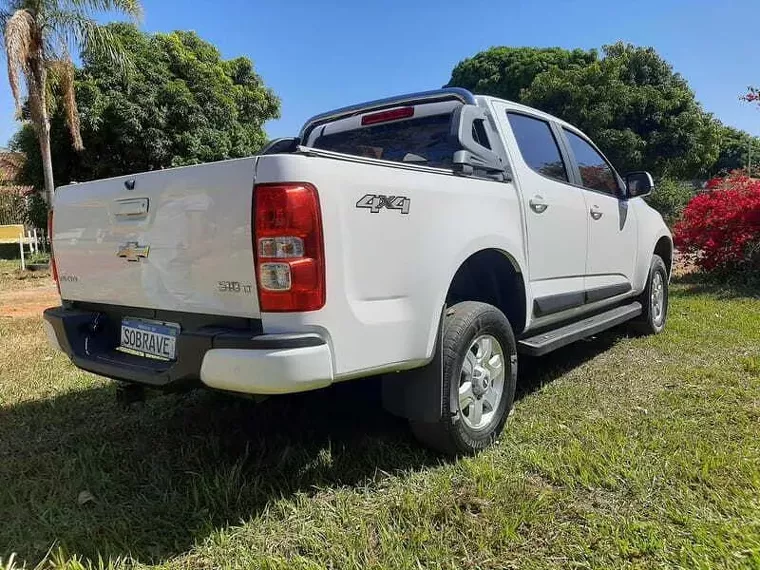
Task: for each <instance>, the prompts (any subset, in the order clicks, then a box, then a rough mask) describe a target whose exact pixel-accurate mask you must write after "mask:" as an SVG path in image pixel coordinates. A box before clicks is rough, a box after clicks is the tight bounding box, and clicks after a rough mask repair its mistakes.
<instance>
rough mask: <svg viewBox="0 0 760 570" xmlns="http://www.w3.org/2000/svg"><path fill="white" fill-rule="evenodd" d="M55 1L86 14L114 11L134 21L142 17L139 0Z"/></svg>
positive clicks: (63, 6)
mask: <svg viewBox="0 0 760 570" xmlns="http://www.w3.org/2000/svg"><path fill="white" fill-rule="evenodd" d="M57 3H58V5H59V7H60V8H61V9H63V10H75V11H83V12H86V13H87V14H92V13H94V12H116V13H119V14H124V15H125V16H127V17H128V18H130V19H131V20H134V21H139V20H141V19H142V17H143V8H142V2H141V1H140V0H58V2H57Z"/></svg>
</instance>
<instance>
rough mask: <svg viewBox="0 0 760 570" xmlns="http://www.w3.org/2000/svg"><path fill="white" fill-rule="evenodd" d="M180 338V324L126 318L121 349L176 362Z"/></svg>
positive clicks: (122, 322)
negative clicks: (178, 338)
mask: <svg viewBox="0 0 760 570" xmlns="http://www.w3.org/2000/svg"><path fill="white" fill-rule="evenodd" d="M178 336H179V325H178V324H175V323H164V322H160V321H148V320H145V319H135V318H125V319H122V320H121V345H120V348H126V349H129V350H132V351H136V352H139V353H140V354H143V355H146V356H155V357H158V358H164V359H166V360H174V359H175V358H176V357H177V337H178Z"/></svg>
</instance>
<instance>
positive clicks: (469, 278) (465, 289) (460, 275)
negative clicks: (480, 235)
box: [445, 248, 528, 334]
mask: <svg viewBox="0 0 760 570" xmlns="http://www.w3.org/2000/svg"><path fill="white" fill-rule="evenodd" d="M462 301H480V302H483V303H488V304H489V305H493V306H495V307H497V308H498V309H499V310H501V311H502V312H503V313H504V314H505V315H506V317H507V319H508V320H509V322H510V324H511V325H512V329H513V331H514V332H515V334H519V333H520V332H522V331H523V330H524V329H525V327H526V324H527V307H528V297H527V291H526V284H525V279H524V272H523V270H522V268H521V266H520V263H519V262H518V261H517V259H516V257H515V256H513V255H512V254H510V253H509V252H507V251H505V250H503V249H499V248H483V249H479V250H478V251H475V252H473V253H471V254H470V255H468V256H467V257H466V258H465V259H464V260H462V261H461V263H459V265H458V267H457V268H456V271H454V272H453V274H452V275H451V278H450V279H449V285H448V289H447V291H446V298H445V303H446V304H447V305H453V304H456V303H459V302H462Z"/></svg>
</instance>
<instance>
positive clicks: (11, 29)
mask: <svg viewBox="0 0 760 570" xmlns="http://www.w3.org/2000/svg"><path fill="white" fill-rule="evenodd" d="M97 12H120V13H123V14H125V15H127V16H129V17H131V18H133V19H137V18H139V17H140V15H141V13H142V8H141V5H140V2H139V0H0V34H2V36H3V46H4V48H5V56H6V59H7V62H8V81H9V83H10V86H11V92H12V94H13V98H14V100H15V102H16V111H17V115H18V117H19V118H20V117H21V112H22V90H21V88H22V79H23V83H24V84H25V85H26V100H27V106H28V111H29V117H30V118H31V122H32V126H33V128H34V131H35V133H36V136H37V140H38V145H39V155H40V157H41V161H42V173H43V186H44V188H45V196H46V200H47V202H48V204H50V203H51V202H52V197H53V191H54V188H55V185H54V181H53V167H52V159H51V150H50V112H51V110H52V109H54V107H55V101H56V98H55V96H54V95H55V93H56V91H57V92H58V94H59V95H60V99H61V101H62V104H63V109H64V114H65V117H66V123H67V125H68V130H69V133H70V135H71V138H72V142H73V146H74V148H76V149H81V148H82V138H81V135H80V129H79V112H78V109H77V103H76V98H75V92H74V64H73V63H72V60H71V56H70V51H69V49H70V48H71V47H73V48H75V49H77V50H85V51H87V52H89V53H93V54H98V55H99V56H100V57H101V58H104V59H107V60H108V61H110V62H111V64H112V65H114V66H117V67H118V68H119V71H120V72H121V71H123V69H124V65H125V59H124V58H123V51H122V50H121V44H120V43H119V42H118V41H116V38H114V37H113V36H112V35H111V33H110V31H109V30H108V29H107V28H103V27H101V26H99V25H97V24H96V22H95V20H94V19H93V15H94V13H97Z"/></svg>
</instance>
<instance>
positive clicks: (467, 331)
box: [411, 301, 517, 455]
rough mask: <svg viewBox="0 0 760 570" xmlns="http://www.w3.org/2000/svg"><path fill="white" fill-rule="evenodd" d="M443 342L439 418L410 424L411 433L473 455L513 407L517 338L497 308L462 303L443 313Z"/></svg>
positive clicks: (437, 445)
mask: <svg viewBox="0 0 760 570" xmlns="http://www.w3.org/2000/svg"><path fill="white" fill-rule="evenodd" d="M442 342H443V346H442V351H443V390H442V397H443V402H442V403H443V406H442V409H443V410H444V414H443V417H441V419H440V420H438V421H437V422H416V421H413V422H411V427H412V431H413V432H414V434H415V436H416V437H417V438H418V439H419V440H420V441H422V442H423V443H425V444H426V445H428V446H430V447H432V448H434V449H436V450H438V451H441V452H443V453H447V454H450V455H458V454H471V453H475V452H477V451H479V450H481V449H483V448H485V447H487V446H488V445H490V444H491V443H493V441H494V440H495V439H496V438H497V437H498V435H499V434H500V433H501V431H502V429H503V428H504V424H505V423H506V421H507V416H508V415H509V412H510V410H511V409H512V403H513V401H514V397H515V386H516V384H517V347H516V343H515V337H514V334H513V333H512V327H511V326H510V324H509V321H508V320H507V318H506V317H505V316H504V314H503V313H502V312H501V311H500V310H499V309H497V308H496V307H494V306H492V305H488V304H486V303H478V302H475V301H465V302H462V303H458V304H457V305H454V306H453V307H450V308H449V309H447V311H446V319H445V321H444V330H443V340H442Z"/></svg>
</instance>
